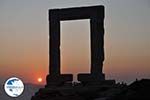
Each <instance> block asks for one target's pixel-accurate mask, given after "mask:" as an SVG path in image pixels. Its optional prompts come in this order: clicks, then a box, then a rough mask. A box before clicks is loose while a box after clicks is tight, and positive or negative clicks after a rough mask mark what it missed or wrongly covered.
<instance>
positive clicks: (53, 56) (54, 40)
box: [49, 14, 60, 75]
mask: <svg viewBox="0 0 150 100" xmlns="http://www.w3.org/2000/svg"><path fill="white" fill-rule="evenodd" d="M57 17H58V16H55V14H51V15H50V19H49V22H50V26H49V30H50V32H49V35H50V39H49V43H50V51H49V56H50V59H49V60H50V61H49V62H50V64H49V65H50V66H49V73H50V74H51V75H60V21H59V20H58V19H57Z"/></svg>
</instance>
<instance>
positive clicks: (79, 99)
mask: <svg viewBox="0 0 150 100" xmlns="http://www.w3.org/2000/svg"><path fill="white" fill-rule="evenodd" d="M32 100H150V80H149V79H142V80H139V81H138V80H136V81H135V82H133V83H132V84H130V85H126V84H113V85H102V86H97V85H85V86H83V85H81V84H75V85H74V86H73V87H69V86H63V87H59V88H47V89H44V88H43V89H40V90H39V92H37V93H36V96H35V97H33V98H32Z"/></svg>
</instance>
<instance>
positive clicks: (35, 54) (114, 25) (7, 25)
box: [0, 0, 150, 84]
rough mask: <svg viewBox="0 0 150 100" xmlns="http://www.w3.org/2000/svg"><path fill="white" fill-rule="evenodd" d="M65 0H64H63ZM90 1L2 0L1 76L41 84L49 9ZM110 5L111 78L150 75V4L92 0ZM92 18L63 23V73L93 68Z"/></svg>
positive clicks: (106, 66) (107, 26) (107, 71)
mask: <svg viewBox="0 0 150 100" xmlns="http://www.w3.org/2000/svg"><path fill="white" fill-rule="evenodd" d="M58 2H59V3H58ZM79 4H80V5H81V6H82V5H85V2H82V1H81V2H80V3H79V2H76V1H72V3H71V4H70V3H67V2H66V3H63V2H62V3H60V1H59V0H56V1H55V2H53V3H51V2H49V1H48V0H45V1H43V2H42V1H36V2H35V1H34V0H33V1H32V2H30V1H28V0H27V1H24V2H21V1H19V0H18V2H11V1H10V2H8V1H0V12H1V14H0V80H1V79H4V80H6V79H7V78H8V77H11V76H17V77H20V78H21V79H23V81H24V82H29V83H37V78H38V77H42V78H43V80H44V81H43V84H45V78H46V75H47V74H48V69H49V68H48V66H49V64H48V63H49V62H48V58H49V57H48V48H49V47H48V34H49V33H48V32H49V29H48V27H49V25H48V9H50V8H61V7H69V6H68V5H71V6H79ZM97 4H103V5H104V6H105V10H106V13H105V61H104V70H103V71H104V73H105V74H106V78H107V79H116V80H117V81H120V82H121V81H125V82H131V81H134V80H135V79H136V78H150V61H149V59H150V52H149V51H150V39H149V37H150V34H149V33H150V30H149V26H150V20H149V18H150V12H149V11H150V7H149V5H147V4H148V3H147V1H146V0H142V1H139V0H133V1H130V0H125V1H123V0H122V1H121V0H116V1H108V2H101V1H98V0H92V1H90V0H87V2H86V5H97ZM89 31H90V29H89V20H88V19H85V20H76V21H64V22H61V72H62V73H73V74H74V75H76V74H77V73H81V72H89V71H90V37H89V36H90V32H89Z"/></svg>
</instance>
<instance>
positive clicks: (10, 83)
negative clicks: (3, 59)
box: [4, 77, 24, 97]
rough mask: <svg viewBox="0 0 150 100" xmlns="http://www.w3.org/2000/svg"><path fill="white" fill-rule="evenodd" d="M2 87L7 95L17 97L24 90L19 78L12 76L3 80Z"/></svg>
mask: <svg viewBox="0 0 150 100" xmlns="http://www.w3.org/2000/svg"><path fill="white" fill-rule="evenodd" d="M4 89H5V92H6V93H7V94H8V95H9V96H11V97H18V96H19V95H21V94H22V92H23V90H24V84H23V82H22V81H21V80H20V79H19V78H16V77H12V78H9V79H8V80H7V81H6V82H5V85H4Z"/></svg>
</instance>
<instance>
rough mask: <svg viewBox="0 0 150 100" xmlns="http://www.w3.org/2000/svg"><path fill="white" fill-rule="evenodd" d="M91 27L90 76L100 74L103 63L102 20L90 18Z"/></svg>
mask: <svg viewBox="0 0 150 100" xmlns="http://www.w3.org/2000/svg"><path fill="white" fill-rule="evenodd" d="M90 24H91V25H90V27H91V74H93V75H100V74H102V68H103V61H104V23H103V19H98V18H92V19H91V20H90Z"/></svg>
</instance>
